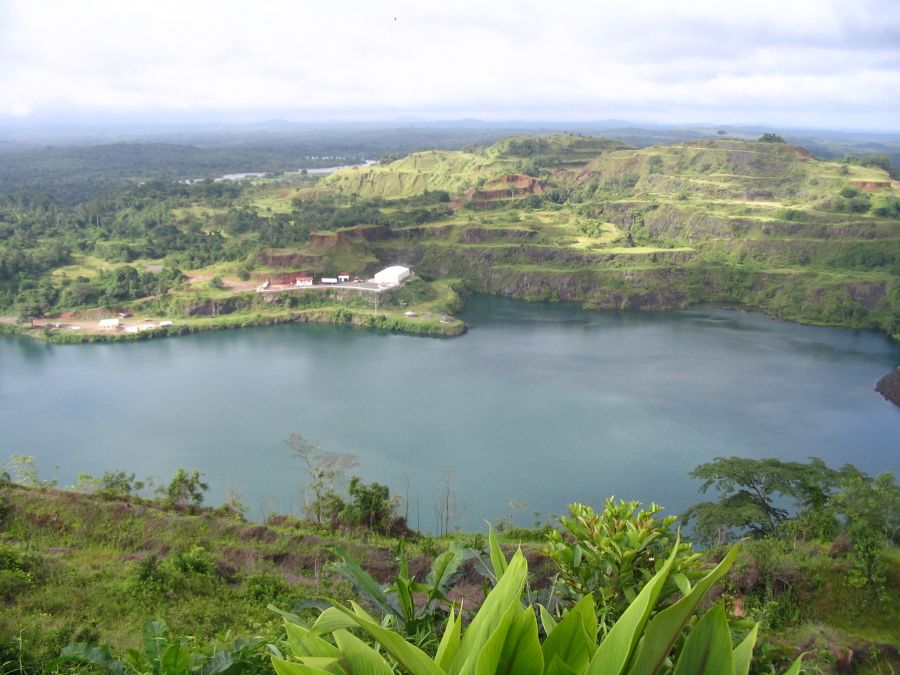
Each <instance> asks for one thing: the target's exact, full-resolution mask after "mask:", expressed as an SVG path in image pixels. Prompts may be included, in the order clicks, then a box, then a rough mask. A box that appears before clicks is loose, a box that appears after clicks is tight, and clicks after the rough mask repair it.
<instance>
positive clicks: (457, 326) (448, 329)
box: [0, 308, 468, 344]
mask: <svg viewBox="0 0 900 675" xmlns="http://www.w3.org/2000/svg"><path fill="white" fill-rule="evenodd" d="M340 309H341V308H337V309H331V308H329V309H318V310H310V311H305V312H289V313H285V314H268V315H267V314H250V315H243V314H241V315H233V314H226V315H221V316H217V317H210V318H209V319H205V320H203V321H202V322H201V321H196V320H195V321H189V322H186V323H173V324H172V325H170V326H163V327H158V328H152V329H148V330H144V331H141V332H139V333H118V332H117V333H112V332H110V333H100V332H85V333H80V332H67V333H60V332H53V331H52V330H51V331H46V330H44V329H43V328H41V327H34V328H31V327H29V326H24V325H22V324H9V323H0V335H14V336H19V337H26V338H30V339H32V340H37V341H40V342H47V343H50V344H85V343H98V342H100V343H109V342H135V341H139V340H152V339H156V338H164V337H177V336H179V335H190V334H193V333H200V332H207V331H224V330H231V329H237V328H253V327H258V326H275V325H280V324H287V323H315V324H322V325H334V326H338V325H343V326H351V327H354V328H361V329H374V330H383V331H388V332H392V333H400V334H404V335H417V336H422V337H457V336H459V335H463V334H464V333H465V332H466V331H467V330H468V326H467V325H466V324H465V322H463V321H459V320H458V319H455V320H454V321H452V322H450V323H435V322H431V321H414V320H412V319H407V318H406V317H394V316H388V315H384V314H379V315H375V314H368V313H359V312H344V313H341V312H340V311H339V310H340Z"/></svg>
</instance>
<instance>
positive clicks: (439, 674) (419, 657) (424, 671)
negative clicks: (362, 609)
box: [335, 604, 444, 675]
mask: <svg viewBox="0 0 900 675" xmlns="http://www.w3.org/2000/svg"><path fill="white" fill-rule="evenodd" d="M335 607H337V609H339V610H340V611H342V612H344V614H346V615H347V616H349V617H351V618H352V619H353V620H354V621H356V624H357V625H358V626H359V627H360V628H361V629H362V630H364V631H365V632H366V633H368V634H369V635H370V636H371V637H373V638H374V639H375V640H376V641H377V642H378V643H379V644H380V645H381V646H382V647H384V649H385V651H386V652H387V653H388V654H390V655H391V656H393V657H394V658H395V659H397V661H398V662H399V663H400V664H401V665H402V666H403V667H404V668H405V669H406V670H407V671H408V672H409V673H411V675H444V671H443V670H441V669H440V668H438V667H437V665H436V664H435V663H434V661H432V660H431V659H430V658H429V657H428V654H426V653H425V652H423V651H422V650H421V649H419V648H418V647H416V646H415V645H413V644H410V643H409V642H407V641H406V640H404V639H403V637H402V636H400V635H398V634H397V633H395V632H394V631H392V630H390V629H387V628H384V627H383V626H380V625H379V624H377V623H375V622H374V621H371V620H369V619H366V618H364V617H363V616H360V615H359V614H356V613H355V612H353V611H351V610H349V609H348V608H346V607H344V606H343V605H339V604H336V605H335Z"/></svg>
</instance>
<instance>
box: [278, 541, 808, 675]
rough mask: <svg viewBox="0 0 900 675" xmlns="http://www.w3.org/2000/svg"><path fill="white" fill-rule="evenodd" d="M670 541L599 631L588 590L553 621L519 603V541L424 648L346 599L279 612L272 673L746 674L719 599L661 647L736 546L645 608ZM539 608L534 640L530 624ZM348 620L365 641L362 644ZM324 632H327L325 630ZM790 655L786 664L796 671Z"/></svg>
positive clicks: (653, 596)
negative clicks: (477, 599)
mask: <svg viewBox="0 0 900 675" xmlns="http://www.w3.org/2000/svg"><path fill="white" fill-rule="evenodd" d="M678 550H679V545H678V542H677V541H676V543H675V545H674V546H673V548H672V551H671V553H670V554H669V556H668V557H667V559H666V560H665V562H664V564H663V565H662V567H661V569H660V570H659V571H658V572H657V573H656V574H655V575H654V576H653V577H652V578H651V579H650V580H649V582H648V583H647V584H646V585H645V586H644V588H643V589H642V590H641V591H640V593H638V595H637V596H636V597H635V598H634V601H633V602H632V603H631V604H630V605H629V606H628V608H627V609H626V610H625V611H624V612H623V613H622V616H621V617H620V618H619V620H618V621H617V622H616V623H615V624H614V625H613V626H612V628H611V629H610V630H609V632H608V633H607V634H606V636H605V637H604V638H603V639H602V641H600V642H599V643H598V642H597V634H598V630H599V625H598V619H597V612H596V608H595V606H594V599H593V595H591V594H588V595H585V597H584V598H583V599H582V600H581V601H580V602H579V603H578V604H577V605H575V607H573V608H572V609H571V610H570V611H569V612H568V613H567V614H566V615H565V616H564V617H563V618H562V620H560V621H559V622H556V621H555V620H554V619H553V618H552V617H551V616H550V615H549V613H547V612H546V611H542V608H540V607H538V608H535V607H533V606H530V605H528V606H523V604H522V601H521V597H522V592H523V590H524V588H525V583H526V578H527V574H528V565H527V562H526V560H525V557H524V556H523V555H522V552H521V551H517V552H516V553H515V554H514V555H513V557H512V559H511V560H510V561H508V562H507V561H506V560H505V559H504V560H502V561H501V560H497V561H496V563H495V565H494V567H495V569H496V570H497V572H498V574H499V579H498V582H497V585H496V586H494V588H493V589H492V590H491V591H490V592H489V593H488V595H487V597H486V598H485V601H484V603H483V604H482V605H481V607H480V608H479V610H478V612H477V613H476V614H475V616H474V618H473V619H472V621H471V622H470V623H469V625H468V626H467V627H466V629H465V630H463V627H462V619H461V613H460V614H457V613H455V612H454V611H451V613H450V615H449V617H448V620H447V624H446V626H445V628H444V631H443V635H442V637H441V640H440V643H439V645H438V648H437V650H436V652H435V654H434V656H430V655H429V654H427V653H426V652H425V651H423V650H422V649H420V648H419V647H417V646H415V645H413V644H411V643H410V642H409V641H407V640H406V639H404V638H403V636H402V635H400V634H398V633H397V632H396V631H394V630H392V629H391V628H389V627H386V626H385V625H383V624H382V622H379V621H377V620H376V619H375V618H374V617H372V616H371V615H370V614H369V613H368V612H366V611H365V610H364V609H363V608H362V607H360V606H359V605H358V604H356V603H355V602H351V603H350V606H349V607H347V606H344V605H342V604H340V603H336V602H335V603H332V606H331V607H329V608H328V609H326V610H325V611H324V612H322V614H321V615H320V616H319V618H318V619H317V620H316V621H315V623H314V624H313V625H312V626H305V625H303V624H302V623H300V622H297V621H296V620H291V619H290V618H288V620H286V622H285V630H286V633H287V643H288V645H289V647H290V651H291V654H290V655H286V654H283V653H282V654H279V655H275V656H273V657H272V664H273V666H274V668H275V671H276V672H277V673H278V675H326V674H331V675H352V674H356V673H367V674H372V675H389V674H390V673H393V672H396V671H400V672H406V673H410V674H411V675H476V674H477V675H493V674H495V673H509V674H515V675H571V674H577V675H581V674H584V675H624V674H626V673H627V674H628V675H645V674H646V675H652V674H654V673H660V672H670V671H673V670H674V673H675V675H682V674H685V675H686V674H690V675H704V674H709V675H746V674H747V673H748V672H749V670H750V662H751V657H752V652H753V646H754V644H755V641H756V629H755V628H754V629H753V630H752V631H751V632H750V634H749V635H747V637H746V638H745V639H744V640H742V641H741V642H740V643H739V644H738V646H737V647H733V646H732V635H731V632H730V630H729V627H728V623H727V621H726V617H725V611H724V609H723V608H722V606H721V605H717V606H716V607H714V608H713V609H712V610H710V611H709V612H707V613H706V614H704V615H703V616H702V617H701V618H700V620H699V621H698V622H697V623H696V625H695V626H694V627H693V629H692V630H691V632H690V634H689V636H688V638H687V639H686V640H685V642H684V646H683V648H682V649H681V650H680V653H679V654H678V657H677V659H676V660H674V661H672V660H670V652H671V651H672V648H673V645H675V643H676V641H677V640H678V638H679V637H680V636H681V635H682V631H683V630H684V628H685V626H686V625H687V624H688V622H689V621H690V619H691V617H692V616H693V614H694V611H695V609H696V608H697V605H698V604H699V602H700V601H701V600H702V599H703V597H704V596H705V595H706V593H707V592H708V591H709V589H710V587H711V586H712V585H713V584H714V583H715V582H716V581H717V580H718V579H720V578H721V577H722V576H723V575H724V574H725V573H726V572H727V571H728V569H729V568H730V567H731V565H732V564H733V562H734V558H735V555H736V552H737V549H736V548H733V549H732V550H731V551H730V552H729V553H728V555H727V556H726V557H725V559H724V560H723V561H722V562H721V563H720V564H719V565H718V566H717V567H716V568H715V569H713V570H712V571H711V572H709V573H708V574H707V575H706V576H704V577H703V578H702V579H700V580H699V581H698V582H697V583H696V584H695V585H694V586H693V587H692V588H691V589H690V591H689V592H688V593H686V594H685V595H684V596H683V597H682V598H681V599H680V600H678V601H677V602H675V603H674V604H672V605H671V606H669V607H667V608H666V609H664V610H663V611H661V612H659V613H658V614H656V616H654V617H653V618H651V616H650V615H651V611H652V610H653V608H654V607H655V606H656V603H657V601H658V600H659V598H660V595H661V593H662V592H663V588H664V587H665V584H666V582H667V581H668V579H669V576H670V575H671V574H672V570H673V567H674V565H675V561H676V559H677V555H678ZM538 614H540V617H541V624H542V627H543V631H544V633H545V635H546V637H545V638H544V640H543V641H541V638H540V632H539V630H538V621H537V616H538ZM351 630H358V631H359V632H361V633H362V634H363V635H364V636H366V637H367V638H369V639H370V640H372V641H374V643H375V644H376V645H377V647H372V646H370V645H369V644H367V643H366V642H365V641H364V640H362V639H360V638H359V637H357V636H356V635H355V634H354V633H352V632H350V631H351ZM327 636H330V637H331V640H327V639H326V637H327ZM799 668H800V663H799V660H798V661H797V662H796V663H795V664H794V665H793V666H792V667H791V669H790V670H789V671H788V672H789V673H791V674H794V673H798V672H799Z"/></svg>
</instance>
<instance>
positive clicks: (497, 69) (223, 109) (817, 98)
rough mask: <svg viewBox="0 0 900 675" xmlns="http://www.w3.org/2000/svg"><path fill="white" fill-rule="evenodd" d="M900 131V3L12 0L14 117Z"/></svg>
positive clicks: (9, 61) (0, 71)
mask: <svg viewBox="0 0 900 675" xmlns="http://www.w3.org/2000/svg"><path fill="white" fill-rule="evenodd" d="M273 117H279V118H282V119H287V120H293V121H316V122H322V121H353V120H366V121H378V120H397V119H402V118H409V117H415V118H417V119H421V120H448V119H460V118H477V119H482V120H488V121H490V120H515V119H519V120H547V121H572V122H578V121H596V120H604V119H611V118H618V119H626V120H630V121H635V122H653V123H669V124H687V123H701V122H702V123H709V124H768V125H789V126H792V127H798V126H807V127H830V128H847V129H873V130H875V129H880V130H888V131H897V130H898V124H897V120H900V3H897V2H896V0H860V1H859V2H854V3H848V2H846V1H843V0H759V1H758V2H754V3H742V4H739V5H738V4H733V3H723V2H720V1H708V0H686V1H684V2H680V3H670V2H666V1H665V0H650V1H639V2H632V3H611V2H596V3H588V2H585V3H581V2H564V3H554V4H552V5H551V4H550V3H540V2H529V1H523V0H517V1H516V2H511V1H503V2H491V3H485V2H480V3H479V2H471V1H464V2H458V3H445V4H444V5H432V4H431V3H423V2H420V1H419V2H417V1H414V0H395V1H393V2H389V3H384V2H379V3H356V2H350V1H348V0H336V1H332V2H327V3H311V2H297V1H292V0H259V1H258V2H256V3H246V2H241V3H239V2H232V1H227V2H221V1H212V0H195V1H192V2H187V3H185V2H175V1H173V0H151V1H147V0H130V1H129V2H116V1H114V0H79V1H78V2H67V1H65V0H46V1H44V2H39V3H36V2H33V1H30V0H0V122H2V123H5V124H7V125H8V124H40V123H47V122H52V123H61V122H67V121H69V122H73V121H74V122H85V121H89V120H93V121H96V120H103V119H116V120H129V119H133V120H140V121H149V120H166V121H197V120H202V121H206V122H210V121H217V120H218V121H226V120H227V121H259V120H263V119H271V118H273Z"/></svg>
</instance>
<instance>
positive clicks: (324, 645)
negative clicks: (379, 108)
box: [284, 622, 340, 657]
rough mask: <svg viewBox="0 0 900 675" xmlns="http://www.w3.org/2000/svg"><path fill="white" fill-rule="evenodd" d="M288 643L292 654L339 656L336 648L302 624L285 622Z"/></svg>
mask: <svg viewBox="0 0 900 675" xmlns="http://www.w3.org/2000/svg"><path fill="white" fill-rule="evenodd" d="M284 631H285V633H287V641H288V645H290V647H291V651H292V652H293V653H294V656H331V657H336V656H340V652H338V650H337V648H336V647H335V646H334V645H333V644H331V643H330V642H326V641H325V640H323V639H322V638H320V637H319V636H317V635H313V633H312V632H311V631H310V630H309V629H308V628H304V627H303V626H298V625H296V624H293V623H288V622H285V624H284Z"/></svg>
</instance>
